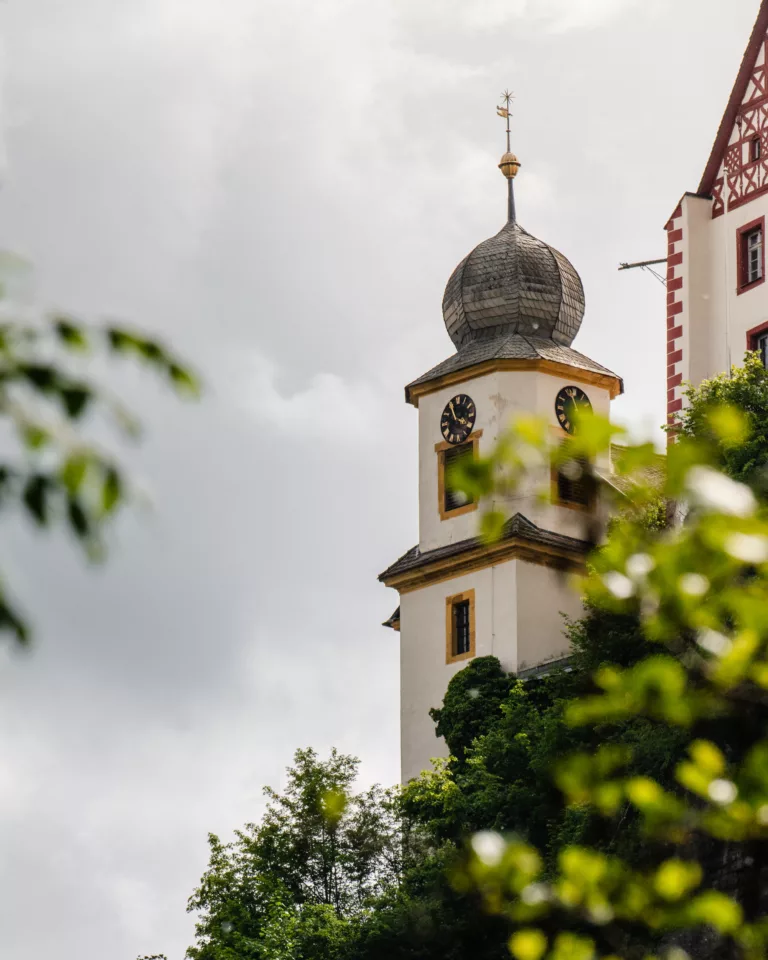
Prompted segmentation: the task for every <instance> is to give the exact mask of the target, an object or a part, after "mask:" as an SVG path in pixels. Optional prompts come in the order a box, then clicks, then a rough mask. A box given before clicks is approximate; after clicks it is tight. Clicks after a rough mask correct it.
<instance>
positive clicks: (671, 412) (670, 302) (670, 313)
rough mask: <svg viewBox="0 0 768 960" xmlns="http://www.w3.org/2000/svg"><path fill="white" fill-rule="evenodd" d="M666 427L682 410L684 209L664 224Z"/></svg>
mask: <svg viewBox="0 0 768 960" xmlns="http://www.w3.org/2000/svg"><path fill="white" fill-rule="evenodd" d="M666 229H667V423H668V424H672V423H674V421H675V414H677V413H679V412H680V411H681V410H682V409H683V396H682V390H683V387H682V383H683V373H682V370H683V349H684V343H683V311H684V310H685V301H684V294H685V291H684V289H683V250H682V246H683V208H682V205H680V206H678V208H677V210H675V212H674V213H673V214H672V219H671V220H670V221H669V222H668V223H667V227H666Z"/></svg>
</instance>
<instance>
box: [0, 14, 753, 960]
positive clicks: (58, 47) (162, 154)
mask: <svg viewBox="0 0 768 960" xmlns="http://www.w3.org/2000/svg"><path fill="white" fill-rule="evenodd" d="M757 7H758V2H757V0H731V2H730V3H729V4H728V5H727V11H726V12H725V13H724V12H723V6H722V4H720V3H716V2H715V0H637V2H634V0H472V2H471V3H470V2H468V0H365V2H363V0H314V2H309V0H303V2H299V0H68V2H67V3H62V2H61V0H6V3H5V5H4V7H3V9H2V22H3V48H4V51H3V93H2V113H1V116H2V121H3V122H2V142H1V146H2V157H3V160H2V163H3V170H2V189H1V190H0V247H2V248H3V249H5V250H12V251H15V252H16V253H19V254H21V255H23V256H24V257H26V258H28V259H29V260H30V261H31V262H32V263H33V264H34V265H35V269H36V278H37V285H36V294H37V297H38V301H39V303H40V304H42V305H45V306H52V307H59V308H65V309H68V310H71V311H74V312H77V313H79V314H80V315H82V316H84V317H87V318H89V319H93V320H97V319H99V318H103V317H109V318H112V317H118V318H121V319H122V320H124V321H126V322H128V321H130V322H132V323H134V324H136V325H139V326H141V327H143V328H145V329H147V330H151V331H156V332H158V333H161V334H162V335H164V336H167V337H168V338H169V339H170V340H171V341H172V342H173V343H174V345H175V346H176V347H177V348H178V349H179V350H180V351H182V352H183V353H184V354H185V355H186V356H187V357H188V358H189V359H190V360H191V361H192V362H193V363H194V365H195V366H197V367H198V368H199V369H201V370H202V371H203V373H204V375H205V377H206V379H207V381H208V385H209V389H208V393H207V396H206V398H205V400H204V402H203V403H202V404H200V405H198V406H187V405H181V404H179V403H177V402H176V401H174V400H173V399H171V398H169V397H168V396H167V395H166V394H164V393H163V392H162V391H161V390H157V389H155V388H154V386H153V385H152V383H151V381H150V380H149V379H148V378H145V377H138V376H137V377H132V376H127V377H124V378H121V382H122V383H123V385H124V386H125V388H126V390H127V398H128V399H129V400H130V402H131V403H132V404H133V405H134V406H135V407H136V408H137V409H138V410H139V411H140V412H141V413H142V415H143V416H144V418H145V419H146V421H147V423H148V425H149V431H148V436H147V440H146V442H145V444H144V445H143V447H142V448H141V450H140V451H138V452H132V451H126V452H125V454H124V455H125V457H126V459H127V462H128V463H129V464H130V466H131V468H132V469H133V471H134V473H135V474H136V476H137V477H138V478H139V479H140V480H141V482H142V484H143V485H144V486H145V487H146V488H147V489H148V490H150V491H151V495H152V500H153V508H152V509H151V510H148V511H144V512H142V513H141V514H140V515H139V516H137V517H136V518H134V519H131V520H130V521H129V522H125V523H123V524H121V526H120V528H119V529H118V530H117V531H116V532H115V536H114V538H113V539H114V542H113V549H112V558H111V561H110V563H109V565H108V567H107V568H106V569H103V570H99V571H95V572H94V571H92V570H88V569H86V567H85V565H84V564H83V563H82V562H81V561H80V559H79V558H78V557H77V555H76V554H75V553H74V552H73V551H72V550H71V549H70V548H69V546H68V545H67V544H66V543H56V542H49V541H43V540H42V539H41V538H39V537H34V538H24V537H21V536H20V535H19V534H18V531H17V530H16V529H15V527H13V525H11V526H9V525H8V523H7V522H6V524H5V527H4V533H3V542H4V544H5V548H4V551H3V553H2V556H1V558H0V562H1V563H2V569H3V572H4V574H5V575H6V576H7V577H9V579H10V582H11V583H12V585H13V586H14V587H15V589H16V591H17V593H18V595H19V596H20V597H21V598H22V599H23V600H24V601H25V602H28V603H29V606H30V609H31V610H32V611H33V613H34V619H35V625H36V642H35V646H34V649H33V651H32V652H31V654H30V655H27V656H18V655H15V654H10V653H9V652H8V651H7V648H6V649H5V650H4V652H3V653H2V654H0V738H2V746H1V748H0V850H1V851H2V855H0V955H1V956H3V957H8V958H9V960H40V958H42V957H52V958H53V957H55V958H56V960H134V958H135V957H136V955H137V953H145V952H147V953H149V952H154V951H165V952H167V954H168V956H169V958H170V960H181V958H182V956H183V953H184V949H185V948H186V946H187V945H188V944H189V943H191V942H192V919H191V918H190V917H188V916H186V914H185V902H186V898H187V897H188V895H189V894H190V893H191V891H192V889H193V887H194V886H195V884H196V882H197V880H198V879H199V877H200V875H201V873H202V871H203V870H204V868H205V866H206V862H207V848H206V834H207V833H208V831H214V832H218V833H220V834H222V835H224V836H229V835H230V834H231V831H232V830H233V829H234V828H236V827H238V826H240V825H242V824H243V823H244V822H245V821H247V820H250V819H253V818H255V817H257V816H258V814H259V810H260V804H261V799H260V790H261V787H262V785H263V784H265V783H269V784H272V785H274V786H279V785H280V783H281V779H282V771H283V770H284V768H285V766H286V765H287V764H288V763H289V762H290V759H291V755H292V752H293V750H294V749H295V748H296V747H299V746H308V745H312V746H314V747H316V748H317V749H319V750H321V751H326V750H327V749H328V748H329V747H330V746H331V745H336V746H338V747H339V748H340V749H341V750H343V751H347V752H352V753H355V754H356V755H358V756H359V757H360V758H361V759H362V773H363V777H364V779H365V781H366V782H371V781H381V782H384V783H392V782H394V781H396V779H397V776H398V769H399V766H398V763H399V758H398V688H397V657H398V648H397V638H396V636H395V635H394V634H392V633H391V632H389V631H386V630H384V629H383V628H381V627H380V626H379V624H380V623H381V621H382V620H384V619H385V618H386V617H387V616H388V615H389V614H390V613H391V612H392V610H393V609H394V607H395V606H396V603H397V599H396V596H395V595H394V594H392V593H389V592H388V591H386V590H385V589H384V588H383V587H381V586H380V585H379V584H377V582H376V575H377V574H378V572H379V571H380V570H382V569H384V568H385V567H386V566H387V565H388V564H389V563H390V562H391V561H393V560H394V559H395V558H396V557H397V556H399V555H400V554H401V553H403V552H404V551H405V550H406V549H408V548H409V547H411V546H412V545H413V543H414V542H415V540H416V536H417V516H416V433H415V431H416V414H415V411H414V410H413V409H412V408H410V407H407V406H406V405H405V403H404V402H403V392H402V388H403V385H404V384H405V383H406V382H408V381H409V380H411V379H413V378H415V377H417V376H419V375H420V374H422V373H423V372H425V371H426V370H427V369H429V368H430V367H431V366H433V365H434V364H435V363H437V362H439V361H441V360H443V359H445V358H446V357H447V356H449V355H450V354H451V353H452V347H451V345H450V341H449V339H448V337H447V334H446V333H445V329H444V327H443V323H442V317H441V310H440V306H441V301H442V295H443V288H444V286H445V283H446V281H447V279H448V277H449V275H450V273H451V271H452V270H453V268H454V266H455V265H456V263H457V262H458V261H459V260H460V259H461V258H462V257H463V256H464V255H465V254H466V253H467V252H468V251H469V250H470V249H471V248H472V247H473V246H475V245H476V244H477V243H479V242H480V241H481V240H483V239H485V238H486V237H489V236H491V235H492V234H494V233H496V232H497V230H498V229H499V228H500V227H501V226H502V224H503V221H504V212H505V189H504V182H503V179H502V177H501V175H500V174H499V172H498V170H497V168H496V164H497V163H498V159H499V156H500V154H501V152H502V149H503V123H502V121H500V120H498V119H497V118H496V116H495V111H494V105H495V103H496V102H497V98H498V95H499V93H500V91H501V90H502V89H503V88H504V87H506V86H510V87H512V88H513V89H514V90H515V91H516V93H517V97H518V99H517V104H516V107H515V119H514V135H513V141H514V144H513V149H514V150H515V151H516V153H517V154H518V155H519V157H520V158H521V160H522V161H523V164H524V166H523V171H522V173H521V174H520V177H519V180H518V190H517V197H518V212H519V217H520V220H521V222H522V223H523V225H524V226H525V227H526V228H527V229H528V230H529V231H531V232H532V233H534V234H535V235H536V236H538V237H541V238H542V239H545V240H546V241H548V242H550V243H552V244H553V245H555V246H556V247H558V248H559V249H561V250H562V251H563V252H564V253H565V254H566V255H567V256H568V257H569V258H570V259H571V260H572V261H573V263H574V265H575V266H576V268H577V269H578V270H579V271H580V273H581V275H582V277H583V280H584V284H585V288H586V294H587V313H586V318H585V321H584V326H583V328H582V332H581V334H580V336H579V338H578V339H577V341H576V344H575V345H576V347H577V348H578V349H579V350H581V351H582V352H584V353H586V354H587V355H589V356H590V357H592V358H594V359H595V360H597V361H598V362H600V363H602V364H605V365H606V366H608V367H610V368H612V369H614V370H616V371H617V372H618V373H620V374H621V375H623V376H624V378H625V381H626V386H627V395H626V396H625V397H624V398H622V399H621V400H619V401H617V402H616V404H615V416H616V418H617V419H621V420H624V421H627V422H629V423H631V424H633V425H634V426H635V427H638V428H643V429H646V430H648V431H651V430H654V429H655V426H654V425H655V424H657V423H660V422H661V420H662V419H663V412H664V400H665V396H664V394H665V387H664V374H665V366H664V341H665V336H664V327H665V321H664V291H663V289H662V287H661V286H660V285H659V284H658V283H657V282H656V281H655V280H654V279H653V278H652V277H650V276H648V275H647V274H641V273H634V274H621V275H620V274H618V273H617V271H616V267H617V264H618V263H619V262H620V261H622V260H639V259H647V258H652V257H656V256H663V255H664V253H665V237H664V234H663V226H664V223H665V222H666V220H667V218H668V216H669V214H670V213H671V212H672V210H673V209H674V207H675V206H676V204H677V201H678V199H679V197H680V195H681V194H682V193H683V192H684V191H685V190H694V189H695V188H696V186H697V184H698V181H699V178H700V175H701V172H702V170H703V168H704V165H705V162H706V159H707V155H708V152H709V148H710V145H711V143H712V141H713V139H714V135H715V132H716V128H717V124H718V122H719V119H720V116H721V114H722V111H723V108H724V106H725V102H726V99H727V96H728V93H729V91H730V87H731V85H732V82H733V80H734V78H735V75H736V71H737V68H738V64H739V61H740V57H741V54H742V52H743V49H744V47H745V45H746V43H747V39H748V35H749V31H750V29H751V26H752V23H753V21H754V18H755V16H756V13H757ZM655 435H656V436H657V437H658V434H655Z"/></svg>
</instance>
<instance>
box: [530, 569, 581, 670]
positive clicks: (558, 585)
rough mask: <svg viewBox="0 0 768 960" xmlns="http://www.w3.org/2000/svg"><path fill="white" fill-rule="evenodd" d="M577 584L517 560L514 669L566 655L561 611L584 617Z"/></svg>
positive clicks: (566, 643) (562, 576) (548, 570)
mask: <svg viewBox="0 0 768 960" xmlns="http://www.w3.org/2000/svg"><path fill="white" fill-rule="evenodd" d="M583 613H584V609H583V606H582V602H581V597H580V595H579V592H578V585H577V583H576V582H574V580H573V579H572V578H571V577H570V576H569V575H567V574H563V573H560V572H559V571H557V570H550V569H549V567H537V566H534V565H533V564H530V563H523V562H518V571H517V634H518V638H519V639H518V644H517V656H518V662H517V670H527V669H530V668H531V667H537V666H539V665H540V664H543V663H549V662H550V661H552V660H560V659H562V658H563V657H567V656H568V652H569V651H568V639H567V638H566V636H565V633H564V630H565V621H564V619H563V614H566V615H567V616H568V617H570V618H571V619H573V620H577V619H579V618H580V617H581V616H583Z"/></svg>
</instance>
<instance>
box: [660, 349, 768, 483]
mask: <svg viewBox="0 0 768 960" xmlns="http://www.w3.org/2000/svg"><path fill="white" fill-rule="evenodd" d="M685 396H686V406H685V407H684V409H683V410H682V411H681V412H680V413H679V414H678V415H677V418H676V422H675V424H673V425H672V427H671V428H669V429H670V431H671V432H672V434H673V435H674V434H679V435H681V436H683V437H686V438H688V439H690V440H694V439H695V440H698V441H699V442H703V443H705V444H706V445H707V446H708V447H709V450H710V452H711V459H712V461H713V463H714V465H716V466H717V467H718V468H719V469H721V470H723V471H724V472H725V473H727V474H728V475H729V476H731V477H733V478H734V479H735V480H740V481H742V482H743V483H748V484H750V485H752V486H755V485H757V486H758V487H759V488H760V490H761V491H762V492H763V493H765V492H766V491H768V473H767V470H768V370H766V369H765V367H764V366H763V364H762V361H761V360H760V356H759V355H758V354H757V353H752V352H750V353H747V354H746V356H745V357H744V365H743V366H742V367H733V368H732V369H731V371H730V372H729V373H721V374H719V375H718V376H716V377H712V378H711V379H710V380H704V381H703V382H702V383H701V384H700V385H699V386H698V387H690V388H689V389H688V390H687V391H686V393H685ZM735 411H737V413H736V414H734V412H735ZM713 415H714V416H713ZM734 415H735V420H734ZM723 418H725V419H726V421H728V420H734V424H735V425H736V429H733V428H730V429H729V428H728V424H727V422H726V423H723V422H722V421H723Z"/></svg>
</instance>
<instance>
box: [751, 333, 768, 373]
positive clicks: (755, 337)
mask: <svg viewBox="0 0 768 960" xmlns="http://www.w3.org/2000/svg"><path fill="white" fill-rule="evenodd" d="M747 350H755V351H756V352H757V353H758V354H759V355H760V361H761V362H762V364H763V366H764V367H765V368H766V369H768V323H761V324H760V326H759V327H753V329H752V330H748V331H747Z"/></svg>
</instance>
